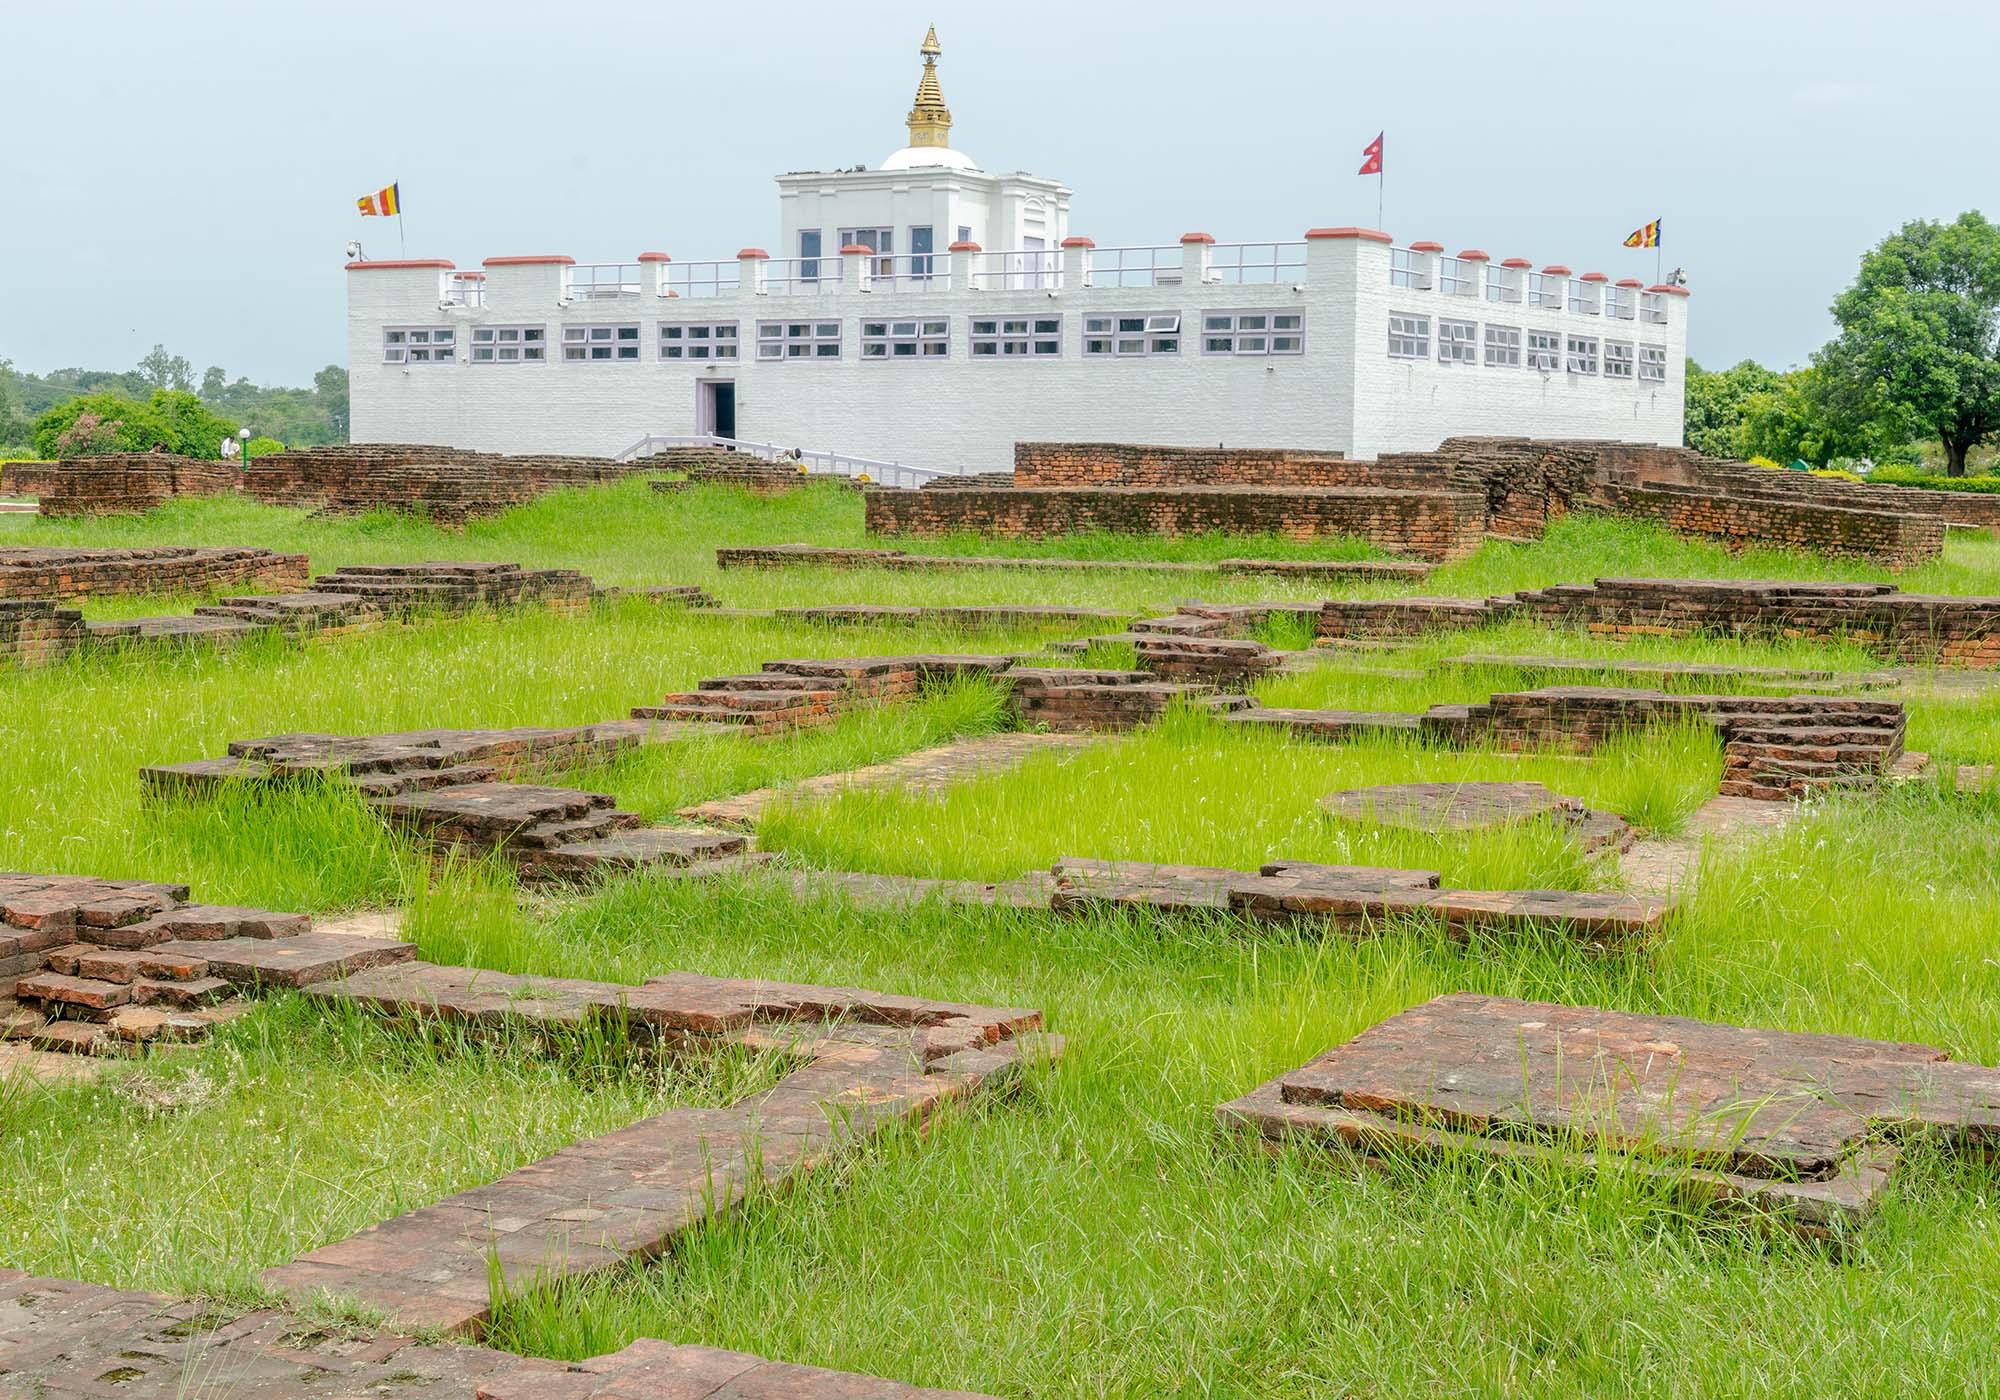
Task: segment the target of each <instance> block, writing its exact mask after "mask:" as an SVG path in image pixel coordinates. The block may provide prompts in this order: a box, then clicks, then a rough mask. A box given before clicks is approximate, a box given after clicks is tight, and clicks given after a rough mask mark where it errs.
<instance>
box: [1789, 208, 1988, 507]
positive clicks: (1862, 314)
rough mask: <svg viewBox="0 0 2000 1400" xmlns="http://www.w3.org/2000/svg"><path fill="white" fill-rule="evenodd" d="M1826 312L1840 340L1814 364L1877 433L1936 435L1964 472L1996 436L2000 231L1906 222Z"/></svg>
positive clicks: (1964, 222)
mask: <svg viewBox="0 0 2000 1400" xmlns="http://www.w3.org/2000/svg"><path fill="white" fill-rule="evenodd" d="M1833 315H1834V319H1835V320H1836V321H1838V322H1839V323H1840V336H1839V338H1838V339H1836V340H1835V341H1833V342H1832V343H1831V344H1829V345H1828V346H1827V347H1826V348H1825V349H1824V350H1822V351H1821V352H1820V354H1819V355H1818V356H1817V357H1815V363H1816V365H1817V367H1818V368H1819V369H1820V370H1821V371H1822V372H1824V373H1825V374H1826V375H1827V376H1828V378H1829V379H1830V380H1832V381H1835V382H1836V383H1837V386H1838V392H1839V393H1840V394H1841V395H1842V396H1844V398H1845V399H1846V400H1847V401H1848V403H1849V404H1850V405H1851V406H1853V407H1854V408H1856V409H1858V410H1859V411H1863V412H1865V413H1866V414H1867V416H1869V417H1870V418H1872V419H1873V420H1874V421H1875V423H1876V424H1877V425H1878V427H1879V428H1880V429H1881V430H1883V431H1887V432H1889V433H1891V434H1892V435H1900V436H1904V437H1907V436H1911V435H1917V434H1921V435H1924V436H1928V437H1935V438H1936V439H1937V440H1938V441H1939V442H1940V443H1941V444H1942V445H1943V447H1944V453H1945V470H1946V471H1947V473H1949V474H1950V475H1952V476H1963V475H1964V474H1965V462H1966V456H1967V454H1968V453H1970V452H1971V451H1972V449H1973V448H1975V447H1977V446H1978V445H1979V444H1980V443H1982V442H1984V441H1986V440H1987V439H1988V438H1989V437H1992V436H1993V435H1994V434H1995V433H1996V432H2000V227H1996V226H1994V225H1993V224H1990V223H1988V222H1987V221H1986V220H1985V218H1984V217H1982V216H1981V215H1980V214H1979V213H1978V211H1976V210H1972V211H1968V212H1966V213H1964V214H1961V215H1959V216H1958V218H1957V219H1955V220H1954V221H1953V222H1951V223H1948V224H1941V223H1932V222H1926V221H1923V220H1918V221H1915V222H1912V223H1907V224H1905V225H1903V227H1902V229H1901V230H1900V231H1898V232H1896V233H1893V234H1891V235H1889V237H1887V238H1885V239H1883V240H1882V242H1881V243H1880V244H1879V245H1878V246H1877V247H1875V248H1874V249H1873V250H1871V251H1870V252H1868V253H1867V254H1865V255H1864V256H1863V257H1862V259H1861V271H1860V274H1859V275H1858V276H1857V277H1856V278H1855V281H1854V285H1853V286H1852V287H1849V288H1848V289H1847V290H1846V291H1845V292H1843V293H1841V295H1840V297H1839V299H1838V300H1837V301H1835V302H1834V304H1833Z"/></svg>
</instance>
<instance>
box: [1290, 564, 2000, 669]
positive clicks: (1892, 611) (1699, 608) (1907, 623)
mask: <svg viewBox="0 0 2000 1400" xmlns="http://www.w3.org/2000/svg"><path fill="white" fill-rule="evenodd" d="M1519 618H1527V619H1530V620H1533V621H1535V622H1539V623H1542V624H1545V625H1548V626H1558V627H1562V626H1568V627H1582V628H1584V629H1586V630H1588V631H1590V632H1593V633H1596V634H1599V635H1602V636H1614V637H1639V636H1649V637H1650V636H1674V637H1678V636H1687V635H1689V634H1692V633H1718V634H1722V635H1727V636H1736V637H1757V638H1782V637H1802V638H1806V639H1809V640H1812V641H1826V642H1840V641H1846V642H1854V643H1857V644H1859V645H1862V646H1867V647H1870V648H1872V649H1874V650H1877V651H1879V652H1881V653H1883V654H1884V655H1886V656H1888V657H1891V658H1893V659H1895V660H1898V661H1905V662H1910V663H1914V664H1927V663H1930V662H1942V663H1945V664H1947V665H1956V666H1976V667H1981V668H1985V669H1994V668H2000V597H1996V598H1973V597H1964V598H1961V597H1951V596H1943V595H1932V594H1921V593H1901V592H1898V591H1897V590H1896V589H1894V588H1891V587H1890V586H1889V585H1887V584H1881V583H1772V582H1762V581H1756V580H1748V581H1745V580H1734V579H1599V580H1597V582H1595V583H1591V584H1560V585H1557V586H1556V587H1554V588H1539V589H1532V590H1529V591H1527V592H1523V593H1511V594H1503V595H1501V596H1499V597H1496V598H1376V599H1356V598H1347V599H1333V600H1330V601H1328V602H1326V603H1324V604H1322V605H1321V607H1320V612H1319V621H1318V624H1317V627H1316V630H1317V632H1318V634H1319V635H1320V636H1322V637H1406V636H1416V635H1419V634H1422V633H1425V632H1435V631H1441V630H1456V629H1461V628H1471V627H1484V626H1487V625H1489V624H1493V623H1499V622H1507V621H1512V620H1515V619H1519Z"/></svg>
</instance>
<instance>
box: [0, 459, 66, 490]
mask: <svg viewBox="0 0 2000 1400" xmlns="http://www.w3.org/2000/svg"><path fill="white" fill-rule="evenodd" d="M61 471H62V463H60V462H9V463H7V465H6V466H4V467H0V496H40V495H44V494H46V493H47V492H48V491H49V490H50V489H51V487H53V485H54V484H55V479H56V475H57V473H59V472H61Z"/></svg>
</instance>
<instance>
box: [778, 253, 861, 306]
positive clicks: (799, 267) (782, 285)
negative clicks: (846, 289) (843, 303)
mask: <svg viewBox="0 0 2000 1400" xmlns="http://www.w3.org/2000/svg"><path fill="white" fill-rule="evenodd" d="M844 267H845V264H843V263H842V262H841V260H840V255H839V254H838V253H835V254H834V255H833V256H832V257H818V258H771V259H769V260H768V261H767V262H765V264H764V291H765V293H766V294H768V295H770V296H774V297H801V296H804V297H810V296H830V295H832V294H833V293H835V292H838V291H839V290H840V279H841V278H842V277H843V276H844V275H845V273H844V271H843V269H844Z"/></svg>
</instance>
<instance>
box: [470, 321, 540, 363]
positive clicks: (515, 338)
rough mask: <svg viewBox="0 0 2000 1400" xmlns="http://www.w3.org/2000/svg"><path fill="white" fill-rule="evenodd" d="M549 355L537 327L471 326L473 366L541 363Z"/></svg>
mask: <svg viewBox="0 0 2000 1400" xmlns="http://www.w3.org/2000/svg"><path fill="white" fill-rule="evenodd" d="M547 358H548V343H547V341H546V340H545V339H544V338H543V331H542V327H540V326H474V327H473V328H472V363H474V364H475V365H511V364H540V363H541V362H542V361H544V360H546V359H547Z"/></svg>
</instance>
